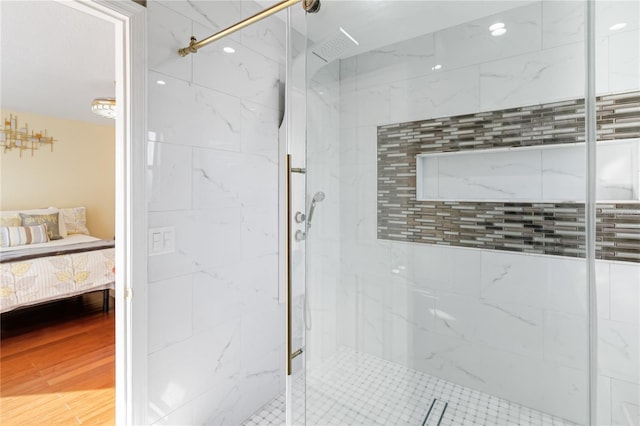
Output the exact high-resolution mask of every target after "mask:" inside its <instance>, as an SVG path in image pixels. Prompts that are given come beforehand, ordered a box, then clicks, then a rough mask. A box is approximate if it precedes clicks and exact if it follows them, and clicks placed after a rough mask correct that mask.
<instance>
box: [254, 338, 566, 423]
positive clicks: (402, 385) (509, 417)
mask: <svg viewBox="0 0 640 426" xmlns="http://www.w3.org/2000/svg"><path fill="white" fill-rule="evenodd" d="M319 367H320V368H318V369H313V370H311V372H310V375H309V377H308V379H307V380H308V383H307V387H306V388H304V382H302V381H298V382H296V383H295V384H294V391H293V394H294V395H296V396H301V395H304V393H303V390H305V389H306V395H307V400H306V410H307V415H306V424H307V425H309V426H325V425H344V426H351V425H353V426H355V425H358V426H389V425H394V426H405V425H406V426H416V425H422V424H423V421H424V418H425V416H426V414H427V412H428V410H429V407H430V405H431V403H432V402H433V400H434V399H438V400H440V401H446V403H447V409H446V410H445V411H444V415H443V416H442V420H441V421H440V426H457V425H469V426H495V425H505V426H506V425H523V426H524V425H531V426H534V425H535V426H572V425H574V423H571V422H570V421H568V420H564V419H561V418H558V417H554V416H552V415H549V414H546V413H543V412H541V411H537V410H534V409H531V408H527V407H524V406H522V405H520V404H517V403H515V402H511V401H508V400H505V399H502V398H498V397H495V396H492V395H489V394H487V393H484V392H480V391H476V390H472V389H470V388H467V387H464V386H460V385H457V384H455V383H452V382H448V381H446V380H442V379H439V378H437V377H434V376H431V375H429V374H426V373H423V372H420V371H416V370H412V369H409V368H407V367H404V366H402V365H399V364H394V363H392V362H389V361H386V360H383V359H381V358H377V357H375V356H373V355H369V354H365V353H362V352H356V351H354V350H352V349H349V348H345V347H342V348H340V349H338V351H336V353H335V354H333V355H332V356H331V357H329V358H328V359H327V360H326V361H325V362H324V363H323V364H322V365H321V366H319ZM296 386H302V387H303V388H302V389H300V388H298V389H296ZM284 399H285V398H284V395H281V396H280V397H278V398H276V399H275V400H273V401H272V402H270V403H268V404H267V405H265V406H264V407H262V408H261V409H260V410H258V412H256V413H255V414H254V415H253V416H251V417H250V418H249V419H247V420H246V421H245V422H244V423H243V426H284V424H285V414H284V410H285V401H284ZM294 404H305V401H303V400H298V401H296V402H294ZM296 406H298V407H301V406H304V405H296ZM439 416H440V413H438V416H437V417H438V418H439ZM437 420H438V419H436V421H435V422H429V423H428V424H429V425H432V424H437ZM293 424H295V425H301V424H304V420H303V419H300V418H299V417H298V418H296V416H295V415H294V419H293Z"/></svg>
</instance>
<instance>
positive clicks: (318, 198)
mask: <svg viewBox="0 0 640 426" xmlns="http://www.w3.org/2000/svg"><path fill="white" fill-rule="evenodd" d="M322 200H324V192H322V191H318V192H316V193H315V194H314V195H313V198H312V199H311V201H313V202H316V203H319V202H321V201H322Z"/></svg>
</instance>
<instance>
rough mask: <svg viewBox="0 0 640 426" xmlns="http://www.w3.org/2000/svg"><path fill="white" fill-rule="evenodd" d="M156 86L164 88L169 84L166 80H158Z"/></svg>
mask: <svg viewBox="0 0 640 426" xmlns="http://www.w3.org/2000/svg"><path fill="white" fill-rule="evenodd" d="M156 84H159V85H160V86H164V85H165V84H167V82H166V81H164V80H158V81H156Z"/></svg>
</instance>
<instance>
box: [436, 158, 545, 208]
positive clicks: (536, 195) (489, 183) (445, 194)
mask: <svg viewBox="0 0 640 426" xmlns="http://www.w3.org/2000/svg"><path fill="white" fill-rule="evenodd" d="M540 159H541V154H540V152H536V151H533V150H531V151H515V150H513V151H503V152H491V153H479V154H476V155H467V154H460V155H443V156H440V157H439V158H438V184H439V187H438V195H439V197H440V198H441V199H462V200H483V199H484V200H504V199H508V200H538V199H540V198H541V197H542V174H541V172H540V167H541V164H540V163H541V161H540Z"/></svg>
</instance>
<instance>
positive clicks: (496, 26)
mask: <svg viewBox="0 0 640 426" xmlns="http://www.w3.org/2000/svg"><path fill="white" fill-rule="evenodd" d="M501 28H504V23H502V22H496V23H495V24H493V25H492V26H490V27H489V31H491V32H493V31H495V30H499V29H501Z"/></svg>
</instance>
